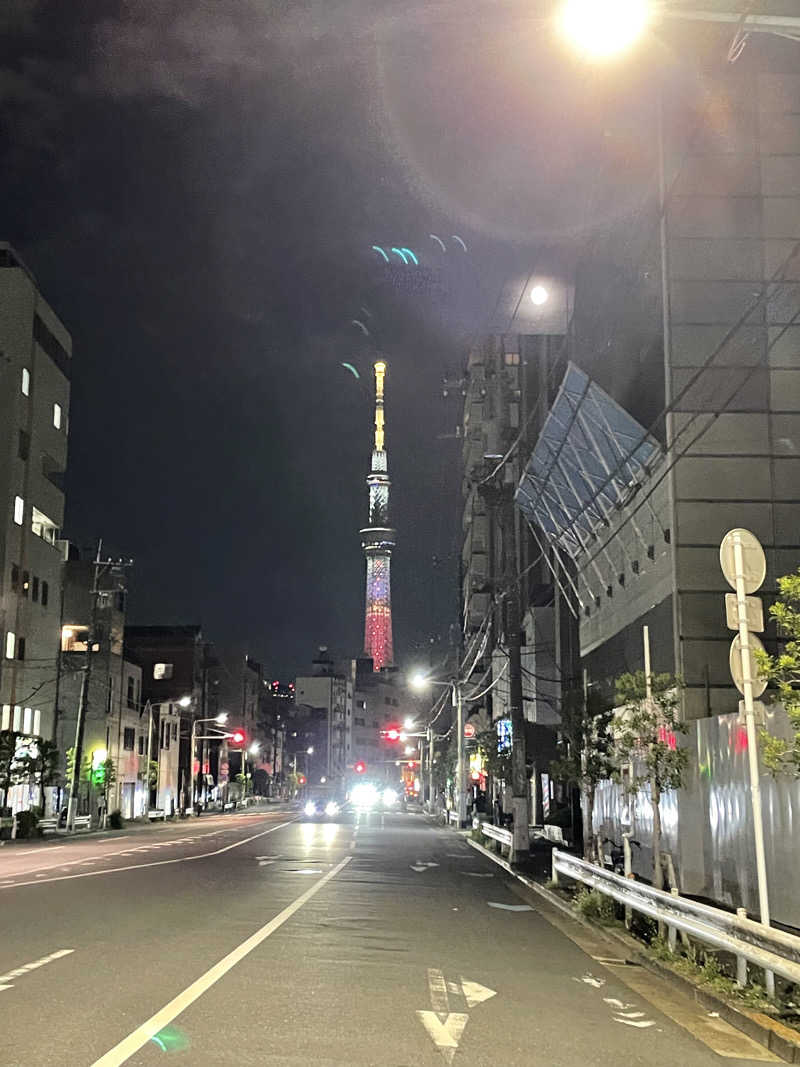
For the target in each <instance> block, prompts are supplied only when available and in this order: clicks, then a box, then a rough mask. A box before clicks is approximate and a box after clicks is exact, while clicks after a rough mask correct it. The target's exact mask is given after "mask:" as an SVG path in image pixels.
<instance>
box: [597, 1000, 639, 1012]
mask: <svg viewBox="0 0 800 1067" xmlns="http://www.w3.org/2000/svg"><path fill="white" fill-rule="evenodd" d="M603 1002H604V1003H605V1004H610V1005H611V1007H612V1008H618V1009H619V1010H620V1011H627V1010H628V1009H629V1008H633V1007H634V1005H633V1004H623V1003H622V1001H621V1000H617V998H616V997H603Z"/></svg>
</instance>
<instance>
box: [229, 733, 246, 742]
mask: <svg viewBox="0 0 800 1067" xmlns="http://www.w3.org/2000/svg"><path fill="white" fill-rule="evenodd" d="M230 741H231V742H232V743H233V744H234V745H243V744H244V730H234V731H233V733H232V734H231V735H230Z"/></svg>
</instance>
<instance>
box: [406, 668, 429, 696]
mask: <svg viewBox="0 0 800 1067" xmlns="http://www.w3.org/2000/svg"><path fill="white" fill-rule="evenodd" d="M409 685H410V686H411V688H412V689H413V690H414V691H415V692H417V693H422V692H423V691H424V690H425V689H427V688H428V686H429V685H430V678H428V677H427V676H426V675H424V674H423V673H422V671H417V673H416V674H412V675H411V677H410V678H409Z"/></svg>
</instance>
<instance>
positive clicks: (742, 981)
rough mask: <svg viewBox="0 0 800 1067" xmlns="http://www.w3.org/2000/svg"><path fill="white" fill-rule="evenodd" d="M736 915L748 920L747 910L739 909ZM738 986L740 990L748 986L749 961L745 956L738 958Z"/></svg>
mask: <svg viewBox="0 0 800 1067" xmlns="http://www.w3.org/2000/svg"><path fill="white" fill-rule="evenodd" d="M736 915H737V917H738V918H739V919H746V918H747V908H737V909H736ZM736 984H737V985H738V986H739V988H740V989H744V987H745V986H746V985H747V959H746V958H745V957H744V956H737V957H736Z"/></svg>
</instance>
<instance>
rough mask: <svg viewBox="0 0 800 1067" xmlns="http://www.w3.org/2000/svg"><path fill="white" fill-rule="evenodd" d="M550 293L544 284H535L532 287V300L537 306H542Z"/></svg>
mask: <svg viewBox="0 0 800 1067" xmlns="http://www.w3.org/2000/svg"><path fill="white" fill-rule="evenodd" d="M548 296H549V294H548V292H547V290H546V289H545V287H544V286H543V285H534V287H533V288H532V289H531V301H532V303H534V304H535V305H536V306H537V307H541V306H542V304H546V303H547V298H548Z"/></svg>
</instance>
